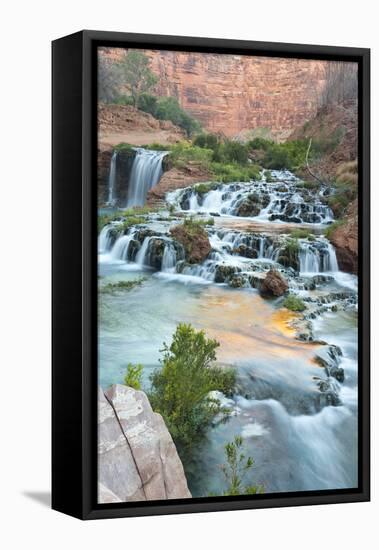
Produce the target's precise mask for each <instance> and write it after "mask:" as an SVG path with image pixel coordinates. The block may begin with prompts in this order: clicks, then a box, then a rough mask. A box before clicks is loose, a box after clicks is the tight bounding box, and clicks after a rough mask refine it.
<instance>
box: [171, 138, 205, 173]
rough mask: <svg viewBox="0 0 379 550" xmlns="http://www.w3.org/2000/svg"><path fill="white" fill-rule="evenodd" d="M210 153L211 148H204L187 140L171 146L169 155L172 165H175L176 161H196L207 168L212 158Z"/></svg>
mask: <svg viewBox="0 0 379 550" xmlns="http://www.w3.org/2000/svg"><path fill="white" fill-rule="evenodd" d="M212 154H213V152H212V150H211V149H204V148H202V147H197V146H194V145H192V144H191V143H190V142H188V141H181V142H179V143H176V144H175V145H173V146H172V147H171V154H170V157H171V160H172V162H173V164H174V166H176V165H177V163H178V161H180V162H183V161H184V162H185V163H188V162H193V163H196V164H198V165H200V166H201V167H203V168H204V169H207V168H208V167H209V164H210V161H211V159H212Z"/></svg>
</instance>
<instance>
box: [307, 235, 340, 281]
mask: <svg viewBox="0 0 379 550" xmlns="http://www.w3.org/2000/svg"><path fill="white" fill-rule="evenodd" d="M299 247H300V250H299V262H300V273H302V274H304V273H325V272H329V271H338V262H337V257H336V252H335V250H334V247H333V246H332V245H331V244H330V243H329V242H328V241H327V240H326V239H319V240H317V241H315V242H308V241H304V240H300V241H299Z"/></svg>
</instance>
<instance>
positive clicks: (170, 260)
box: [161, 242, 177, 273]
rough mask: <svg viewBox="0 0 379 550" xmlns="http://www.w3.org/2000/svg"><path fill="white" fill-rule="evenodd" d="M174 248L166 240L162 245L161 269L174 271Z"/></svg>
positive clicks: (175, 259) (175, 258)
mask: <svg viewBox="0 0 379 550" xmlns="http://www.w3.org/2000/svg"><path fill="white" fill-rule="evenodd" d="M176 261H177V257H176V250H175V247H174V246H173V244H172V243H170V242H167V243H166V244H165V247H164V251H163V257H162V267H161V271H165V272H168V273H170V272H174V271H175V269H176Z"/></svg>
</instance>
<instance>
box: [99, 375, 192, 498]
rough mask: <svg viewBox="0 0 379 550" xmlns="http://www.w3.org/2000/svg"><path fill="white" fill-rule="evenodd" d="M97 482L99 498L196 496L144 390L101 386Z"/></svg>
mask: <svg viewBox="0 0 379 550" xmlns="http://www.w3.org/2000/svg"><path fill="white" fill-rule="evenodd" d="M98 483H99V486H98V501H99V503H110V502H130V501H141V500H164V499H171V498H190V497H191V493H190V492H189V490H188V486H187V480H186V477H185V474H184V470H183V466H182V463H181V461H180V458H179V455H178V453H177V451H176V447H175V444H174V442H173V440H172V438H171V435H170V434H169V432H168V430H167V428H166V425H165V423H164V421H163V418H162V417H161V415H160V414H158V413H155V412H153V410H152V408H151V405H150V403H149V400H148V398H147V397H146V395H145V393H144V392H142V391H137V390H134V389H133V388H129V387H127V386H123V385H120V384H116V385H113V386H111V387H110V388H109V389H108V390H107V391H105V392H104V391H103V390H102V389H101V388H99V397H98Z"/></svg>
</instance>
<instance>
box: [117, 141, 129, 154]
mask: <svg viewBox="0 0 379 550" xmlns="http://www.w3.org/2000/svg"><path fill="white" fill-rule="evenodd" d="M114 150H115V151H130V152H132V151H133V145H130V143H125V142H121V143H118V144H117V145H115V146H114Z"/></svg>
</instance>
